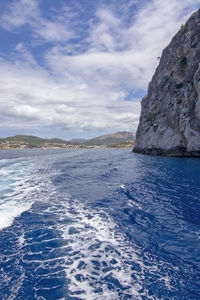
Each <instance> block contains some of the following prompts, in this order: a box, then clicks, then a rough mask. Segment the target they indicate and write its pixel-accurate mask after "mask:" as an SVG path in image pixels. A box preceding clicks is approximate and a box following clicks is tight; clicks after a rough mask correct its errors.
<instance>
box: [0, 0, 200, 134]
mask: <svg viewBox="0 0 200 300" xmlns="http://www.w3.org/2000/svg"><path fill="white" fill-rule="evenodd" d="M199 7H200V0H199V1H198V0H185V1H181V0H166V1H163V0H149V1H145V0H140V1H139V0H110V1H108V0H107V1H105V0H1V1H0V38H1V43H0V69H1V72H0V136H2V137H3V136H10V135H14V134H34V135H38V136H42V137H54V136H57V137H61V138H64V139H70V138H77V137H85V138H87V137H88V138H89V137H93V136H97V135H100V134H105V133H111V132H115V131H124V130H128V131H133V132H135V130H136V128H137V125H138V120H139V115H140V99H141V98H142V97H143V95H145V93H146V90H147V87H148V82H149V81H150V80H151V77H152V75H153V73H154V71H155V68H156V66H157V64H158V60H157V57H158V56H160V55H161V53H162V50H163V48H164V47H165V46H167V44H168V43H169V42H170V40H171V38H172V37H173V35H174V34H175V33H176V32H177V30H178V29H179V28H180V26H181V24H183V23H185V21H186V20H187V18H188V17H189V16H190V14H191V13H192V12H194V11H195V10H196V9H198V8H199Z"/></svg>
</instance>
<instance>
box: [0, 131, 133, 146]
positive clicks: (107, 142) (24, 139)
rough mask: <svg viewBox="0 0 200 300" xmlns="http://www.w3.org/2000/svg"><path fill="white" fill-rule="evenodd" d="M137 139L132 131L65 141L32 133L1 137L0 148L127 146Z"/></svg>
mask: <svg viewBox="0 0 200 300" xmlns="http://www.w3.org/2000/svg"><path fill="white" fill-rule="evenodd" d="M134 139H135V135H134V134H133V133H132V132H126V131H122V132H117V133H113V134H108V135H102V136H99V137H96V138H93V139H90V140H86V139H72V140H70V141H65V140H62V139H58V138H53V139H43V138H40V137H37V136H32V135H15V136H11V137H6V138H0V149H18V148H19V149H24V148H51V147H59V148H87V147H92V146H105V147H112V146H119V147H122V148H123V146H124V147H127V146H128V145H129V144H131V143H132V142H133V141H134Z"/></svg>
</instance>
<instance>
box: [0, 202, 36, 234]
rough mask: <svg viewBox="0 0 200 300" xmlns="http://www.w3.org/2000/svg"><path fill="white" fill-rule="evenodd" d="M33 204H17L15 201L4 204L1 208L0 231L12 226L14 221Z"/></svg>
mask: <svg viewBox="0 0 200 300" xmlns="http://www.w3.org/2000/svg"><path fill="white" fill-rule="evenodd" d="M31 206H32V203H26V204H25V203H24V204H17V203H16V202H15V201H10V202H8V203H4V204H2V205H1V206H0V230H2V229H3V228H6V227H9V226H11V225H12V223H13V221H14V219H15V218H16V217H19V216H20V215H21V214H22V213H23V212H25V211H26V210H29V209H30V208H31Z"/></svg>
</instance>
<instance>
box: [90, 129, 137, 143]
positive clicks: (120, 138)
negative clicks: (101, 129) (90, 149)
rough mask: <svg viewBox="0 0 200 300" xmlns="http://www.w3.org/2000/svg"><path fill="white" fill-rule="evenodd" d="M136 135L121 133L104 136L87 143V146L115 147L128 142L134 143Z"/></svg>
mask: <svg viewBox="0 0 200 300" xmlns="http://www.w3.org/2000/svg"><path fill="white" fill-rule="evenodd" d="M134 139H135V135H134V134H133V133H132V132H127V131H120V132H116V133H113V134H107V135H102V136H99V137H96V138H93V139H91V140H88V141H87V142H86V145H91V146H102V145H105V146H114V145H117V144H122V143H124V142H127V141H133V140H134Z"/></svg>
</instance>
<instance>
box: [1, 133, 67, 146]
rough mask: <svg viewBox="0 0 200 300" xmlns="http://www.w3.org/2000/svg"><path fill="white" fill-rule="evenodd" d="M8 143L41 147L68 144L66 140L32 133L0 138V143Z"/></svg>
mask: <svg viewBox="0 0 200 300" xmlns="http://www.w3.org/2000/svg"><path fill="white" fill-rule="evenodd" d="M6 142H7V143H9V144H14V143H15V144H19V145H20V144H24V145H28V146H29V147H32V148H33V147H36V148H39V147H43V146H44V144H52V145H53V144H55V145H57V144H68V142H67V141H64V140H61V139H57V138H53V139H43V138H40V137H37V136H32V135H15V136H11V137H6V138H0V143H6Z"/></svg>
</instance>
